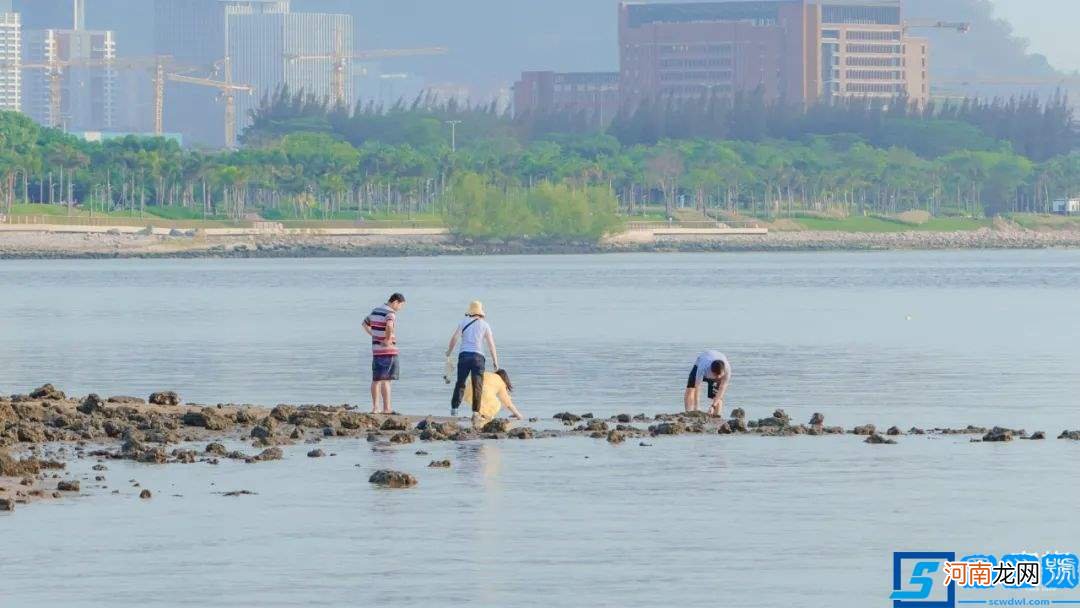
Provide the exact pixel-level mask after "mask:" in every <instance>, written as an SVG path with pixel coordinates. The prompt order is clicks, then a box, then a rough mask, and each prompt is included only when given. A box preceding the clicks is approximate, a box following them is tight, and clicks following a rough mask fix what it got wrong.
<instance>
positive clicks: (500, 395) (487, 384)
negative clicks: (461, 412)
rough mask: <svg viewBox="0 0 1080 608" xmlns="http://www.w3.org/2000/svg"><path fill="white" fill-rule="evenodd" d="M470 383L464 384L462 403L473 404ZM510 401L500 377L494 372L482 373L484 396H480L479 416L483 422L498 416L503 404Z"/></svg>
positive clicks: (508, 393)
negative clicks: (482, 418)
mask: <svg viewBox="0 0 1080 608" xmlns="http://www.w3.org/2000/svg"><path fill="white" fill-rule="evenodd" d="M472 394H473V390H472V382H471V381H467V382H465V398H464V399H463V400H462V403H468V404H470V405H471V404H472V402H473V397H472ZM509 401H510V392H509V391H507V390H506V383H505V382H503V379H502V377H500V376H499V374H496V373H494V372H485V373H484V394H483V395H481V396H480V415H481V416H483V417H484V419H485V420H492V419H493V418H495V417H496V416H498V415H499V412H500V411H501V410H502V407H503V403H507V402H509Z"/></svg>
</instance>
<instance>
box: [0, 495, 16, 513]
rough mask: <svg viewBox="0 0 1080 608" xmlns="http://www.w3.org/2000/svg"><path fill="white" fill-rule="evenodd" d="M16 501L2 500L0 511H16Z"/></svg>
mask: <svg viewBox="0 0 1080 608" xmlns="http://www.w3.org/2000/svg"><path fill="white" fill-rule="evenodd" d="M14 510H15V499H13V498H0V511H14Z"/></svg>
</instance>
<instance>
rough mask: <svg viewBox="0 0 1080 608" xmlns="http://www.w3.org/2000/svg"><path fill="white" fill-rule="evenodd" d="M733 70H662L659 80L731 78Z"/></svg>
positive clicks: (678, 80)
mask: <svg viewBox="0 0 1080 608" xmlns="http://www.w3.org/2000/svg"><path fill="white" fill-rule="evenodd" d="M732 75H733V72H732V71H731V70H712V71H696V72H662V73H661V74H660V81H661V82H680V81H686V80H696V81H702V80H712V81H717V80H727V81H729V80H731V78H732Z"/></svg>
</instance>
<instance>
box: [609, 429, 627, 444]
mask: <svg viewBox="0 0 1080 608" xmlns="http://www.w3.org/2000/svg"><path fill="white" fill-rule="evenodd" d="M624 441H626V433H623V432H622V431H611V432H610V433H608V434H607V442H608V443H610V444H612V445H616V444H620V443H622V442H624Z"/></svg>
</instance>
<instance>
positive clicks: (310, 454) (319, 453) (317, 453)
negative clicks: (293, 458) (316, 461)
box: [307, 450, 326, 458]
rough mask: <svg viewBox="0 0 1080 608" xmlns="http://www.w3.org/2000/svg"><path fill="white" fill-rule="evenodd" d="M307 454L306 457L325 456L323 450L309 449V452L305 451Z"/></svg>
mask: <svg viewBox="0 0 1080 608" xmlns="http://www.w3.org/2000/svg"><path fill="white" fill-rule="evenodd" d="M307 455H308V458H322V457H324V456H326V452H324V451H322V450H311V451H310V452H308V453H307Z"/></svg>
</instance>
